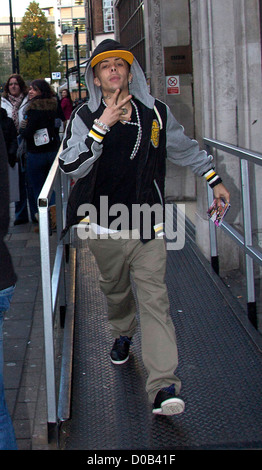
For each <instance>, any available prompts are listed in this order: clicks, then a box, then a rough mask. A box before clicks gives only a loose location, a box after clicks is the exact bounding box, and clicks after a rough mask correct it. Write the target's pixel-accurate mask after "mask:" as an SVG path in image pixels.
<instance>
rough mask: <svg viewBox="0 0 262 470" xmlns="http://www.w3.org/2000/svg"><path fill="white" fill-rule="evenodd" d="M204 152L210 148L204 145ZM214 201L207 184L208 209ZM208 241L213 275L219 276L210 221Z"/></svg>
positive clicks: (212, 226)
mask: <svg viewBox="0 0 262 470" xmlns="http://www.w3.org/2000/svg"><path fill="white" fill-rule="evenodd" d="M206 151H207V153H208V154H209V153H210V147H209V146H208V145H206ZM213 200H214V195H213V189H212V188H210V186H209V184H207V201H208V207H210V206H211V204H212V202H213ZM209 239H210V258H211V266H212V268H213V269H214V271H215V273H217V274H218V275H219V259H218V250H217V234H216V226H215V224H214V223H213V222H212V221H211V220H210V221H209Z"/></svg>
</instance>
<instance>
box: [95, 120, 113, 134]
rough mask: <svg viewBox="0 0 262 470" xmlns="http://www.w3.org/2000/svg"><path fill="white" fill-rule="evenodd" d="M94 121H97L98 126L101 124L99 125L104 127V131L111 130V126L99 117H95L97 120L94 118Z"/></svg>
mask: <svg viewBox="0 0 262 470" xmlns="http://www.w3.org/2000/svg"><path fill="white" fill-rule="evenodd" d="M94 123H95V124H96V125H97V126H99V127H101V128H102V129H104V131H106V132H109V131H110V127H109V126H108V125H107V124H104V123H103V122H101V121H99V120H98V119H95V120H94Z"/></svg>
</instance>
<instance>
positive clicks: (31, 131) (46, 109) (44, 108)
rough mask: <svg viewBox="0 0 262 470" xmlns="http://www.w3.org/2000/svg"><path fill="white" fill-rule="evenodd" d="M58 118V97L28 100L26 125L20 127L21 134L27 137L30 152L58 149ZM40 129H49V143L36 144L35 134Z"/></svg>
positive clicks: (25, 117)
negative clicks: (56, 123)
mask: <svg viewBox="0 0 262 470" xmlns="http://www.w3.org/2000/svg"><path fill="white" fill-rule="evenodd" d="M56 118H57V100H56V98H33V99H32V100H31V101H29V102H28V106H27V107H26V110H25V116H24V119H25V121H26V126H25V127H24V128H23V129H20V132H19V133H20V135H21V136H22V137H24V138H25V140H26V143H27V151H28V152H30V153H45V152H54V151H57V150H58V147H59V139H58V132H57V128H56V127H55V120H56ZM39 129H47V131H48V135H49V143H47V144H45V145H40V146H37V145H35V140H34V135H35V132H36V131H38V130H39Z"/></svg>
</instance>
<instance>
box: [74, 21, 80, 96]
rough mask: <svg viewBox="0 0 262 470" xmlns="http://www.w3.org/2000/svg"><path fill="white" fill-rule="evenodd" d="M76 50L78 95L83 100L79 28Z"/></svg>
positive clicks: (76, 33) (76, 37)
mask: <svg viewBox="0 0 262 470" xmlns="http://www.w3.org/2000/svg"><path fill="white" fill-rule="evenodd" d="M75 50H76V61H77V75H78V95H79V100H81V75H80V61H79V34H78V28H76V30H75Z"/></svg>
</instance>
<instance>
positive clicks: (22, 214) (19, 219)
mask: <svg viewBox="0 0 262 470" xmlns="http://www.w3.org/2000/svg"><path fill="white" fill-rule="evenodd" d="M27 92H28V90H27V86H26V84H25V82H24V80H23V78H22V77H21V75H19V74H12V75H11V76H10V77H9V78H8V80H7V82H6V84H5V87H4V93H3V95H2V98H1V107H2V108H4V109H5V110H6V112H7V115H8V117H9V118H11V119H12V120H13V121H14V124H15V127H16V131H17V135H18V132H19V127H20V122H21V121H22V119H23V113H24V110H25V105H26V103H27V101H28V96H27ZM18 164H19V190H20V200H19V201H18V202H16V203H15V222H14V225H20V224H25V223H27V222H28V221H29V216H28V208H27V201H28V202H29V210H30V216H31V219H32V221H33V222H35V221H36V220H35V213H36V212H37V206H35V204H34V203H33V198H32V191H31V188H30V186H29V185H28V182H27V181H26V172H25V161H24V158H22V159H20V160H19V162H18Z"/></svg>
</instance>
